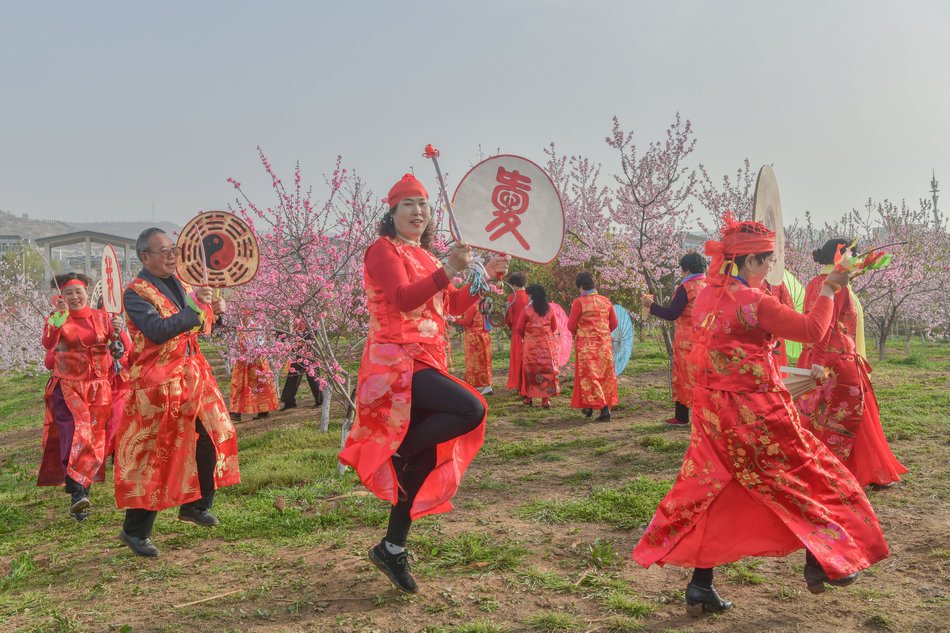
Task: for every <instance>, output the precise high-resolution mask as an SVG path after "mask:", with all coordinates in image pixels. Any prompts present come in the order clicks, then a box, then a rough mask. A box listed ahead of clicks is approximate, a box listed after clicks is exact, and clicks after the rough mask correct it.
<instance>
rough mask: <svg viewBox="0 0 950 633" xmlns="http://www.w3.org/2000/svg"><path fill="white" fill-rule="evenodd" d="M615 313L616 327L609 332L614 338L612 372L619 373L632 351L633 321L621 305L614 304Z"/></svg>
mask: <svg viewBox="0 0 950 633" xmlns="http://www.w3.org/2000/svg"><path fill="white" fill-rule="evenodd" d="M614 312H615V313H616V314H617V327H616V328H615V329H614V331H613V332H611V333H610V337H611V338H612V339H613V340H614V373H615V374H616V375H618V376H619V375H620V374H622V373H623V370H624V369H626V368H627V363H629V362H630V354H632V353H633V321H632V320H631V319H630V313H629V312H627V309H626V308H625V307H623V306H622V305H618V304H614Z"/></svg>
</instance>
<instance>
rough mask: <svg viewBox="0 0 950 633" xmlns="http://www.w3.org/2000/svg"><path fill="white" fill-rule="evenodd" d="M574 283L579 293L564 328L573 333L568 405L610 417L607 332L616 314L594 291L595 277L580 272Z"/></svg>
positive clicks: (613, 396)
mask: <svg viewBox="0 0 950 633" xmlns="http://www.w3.org/2000/svg"><path fill="white" fill-rule="evenodd" d="M574 283H575V284H576V285H577V287H578V288H579V289H580V290H581V296H580V297H579V298H578V299H575V300H574V303H572V304H571V316H570V317H569V319H568V322H567V327H568V329H569V330H570V331H571V334H573V335H574V360H575V363H574V367H575V369H574V394H573V395H572V396H571V406H572V407H574V408H575V409H580V410H581V413H583V414H584V415H585V416H586V417H588V418H589V417H590V416H592V415H593V414H594V409H600V415H599V416H598V417H597V421H598V422H604V421H606V420H609V419H610V407H611V406H613V405H615V404H617V403H618V402H619V400H618V399H617V376H616V375H615V374H614V344H613V339H612V338H611V337H610V333H611V332H612V331H613V330H614V329H615V328H616V327H617V314H616V313H615V312H614V306H613V304H612V303H611V302H610V299H608V298H607V297H604V296H602V295H599V294H597V289H596V288H595V287H594V276H593V275H592V274H590V273H587V272H584V273H579V274H578V275H577V277H576V278H575V279H574Z"/></svg>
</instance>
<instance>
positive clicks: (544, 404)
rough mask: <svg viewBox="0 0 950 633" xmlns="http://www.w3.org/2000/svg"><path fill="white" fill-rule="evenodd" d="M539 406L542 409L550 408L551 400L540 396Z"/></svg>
mask: <svg viewBox="0 0 950 633" xmlns="http://www.w3.org/2000/svg"><path fill="white" fill-rule="evenodd" d="M541 408H542V409H550V408H551V400H550V399H549V398H541Z"/></svg>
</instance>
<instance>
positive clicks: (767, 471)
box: [633, 278, 888, 579]
mask: <svg viewBox="0 0 950 633" xmlns="http://www.w3.org/2000/svg"><path fill="white" fill-rule="evenodd" d="M831 308H832V303H831V301H830V300H829V299H828V298H822V299H819V300H818V301H816V303H815V307H814V309H813V310H812V312H811V314H809V315H801V314H798V313H797V312H795V311H794V310H791V309H789V308H786V307H784V306H782V305H781V304H780V303H779V301H778V300H777V299H775V297H772V296H770V295H768V294H766V293H765V292H764V291H763V290H760V289H758V288H749V287H747V286H746V285H745V284H744V283H743V282H741V281H740V280H737V279H734V278H732V279H728V280H727V281H725V292H724V291H723V286H721V285H709V286H707V287H706V288H704V289H703V290H702V291H701V292H700V294H699V297H698V298H697V300H696V306H695V308H694V311H693V324H694V326H695V327H696V328H697V338H696V347H695V348H694V353H693V365H694V369H695V371H696V388H695V391H694V393H693V422H692V437H691V439H690V446H689V448H688V449H687V451H686V455H685V457H684V458H683V466H682V468H681V469H680V472H679V475H678V476H677V478H676V483H675V484H674V485H673V488H672V489H671V490H670V492H669V493H668V494H667V495H666V497H664V499H663V501H662V502H661V503H660V506H659V508H657V511H656V514H655V515H654V517H653V520H652V521H651V523H650V525H649V526H648V527H647V530H646V533H645V534H644V535H643V538H641V539H640V542H639V543H638V544H637V546H636V548H635V549H634V551H633V559H634V560H636V561H637V562H638V563H640V564H641V565H643V566H644V567H648V566H649V565H651V564H653V563H658V564H660V565H663V564H665V563H670V564H673V565H677V566H681V567H702V568H706V567H715V566H717V565H721V564H723V563H728V562H731V561H735V560H738V559H741V558H745V557H747V556H785V555H787V554H789V553H791V552H793V551H795V550H797V549H800V548H801V547H807V548H808V549H809V550H810V551H811V552H812V553H813V554H814V555H815V557H816V558H817V559H818V561H819V562H820V563H821V566H822V568H824V570H825V572H826V573H827V574H828V576H829V578H832V579H836V578H841V577H843V576H847V575H849V574H851V573H853V572H856V571H859V570H861V569H865V568H867V567H868V566H869V565H871V564H872V563H874V562H875V561H878V560H881V559H882V558H884V557H886V556H887V555H888V548H887V544H886V543H885V542H884V537H883V535H882V534H881V528H880V525H879V524H878V520H877V517H876V516H875V514H874V511H873V510H872V509H871V505H870V503H869V502H868V500H867V497H866V496H865V495H864V491H863V490H862V489H861V486H860V485H859V484H858V482H857V481H855V479H854V477H853V476H852V475H851V473H850V472H848V470H847V468H845V467H844V464H842V463H841V462H840V461H838V459H837V458H836V457H835V456H834V455H833V454H832V453H831V451H829V450H828V449H827V448H826V447H825V445H824V444H822V443H821V441H819V440H818V438H816V437H815V436H814V435H812V434H811V433H810V432H809V431H808V430H806V429H805V428H803V426H802V424H801V421H800V419H799V417H798V412H797V410H796V409H795V405H794V404H793V403H792V399H791V396H789V393H788V391H787V390H786V389H785V387H784V385H783V384H782V381H781V378H780V377H779V374H778V371H777V368H776V366H775V364H774V362H773V357H772V343H773V339H774V337H775V336H779V337H783V338H789V339H792V340H799V341H816V340H818V339H820V338H821V337H822V336H823V334H824V332H825V330H826V329H827V327H828V322H829V320H830V316H831Z"/></svg>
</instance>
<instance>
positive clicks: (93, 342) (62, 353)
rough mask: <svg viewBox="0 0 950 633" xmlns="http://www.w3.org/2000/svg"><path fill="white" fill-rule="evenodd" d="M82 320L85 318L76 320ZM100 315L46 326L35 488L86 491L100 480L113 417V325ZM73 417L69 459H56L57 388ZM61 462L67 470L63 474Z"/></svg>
mask: <svg viewBox="0 0 950 633" xmlns="http://www.w3.org/2000/svg"><path fill="white" fill-rule="evenodd" d="M78 315H85V316H78ZM109 319H110V317H109V315H108V314H107V313H106V312H103V311H102V310H95V309H93V308H89V307H86V308H84V309H83V310H80V311H77V312H73V313H70V315H69V316H68V317H67V318H66V322H65V323H63V325H62V327H58V328H57V327H54V326H52V325H50V324H49V323H47V324H46V327H45V329H44V332H43V345H44V347H46V349H48V350H50V352H49V353H48V355H47V358H48V360H51V361H52V369H53V376H52V377H51V378H50V380H49V382H48V383H47V385H46V415H45V416H44V419H43V457H42V461H41V463H40V472H39V477H38V478H37V482H36V483H37V485H38V486H59V485H62V484H63V483H64V482H65V477H66V476H68V477H70V478H71V479H73V480H75V481H77V482H78V483H79V484H80V485H82V486H88V485H89V484H91V483H92V482H93V481H103V480H104V479H105V457H106V454H107V453H106V426H107V424H108V421H109V415H110V414H111V412H112V387H111V385H110V378H111V376H112V374H113V373H114V372H113V363H112V356H111V355H110V353H109V347H108V345H109V339H110V337H111V336H112V325H111V324H110V323H109ZM57 385H58V386H59V388H60V389H61V390H62V393H63V399H64V400H65V401H66V406H67V407H68V408H69V411H70V413H72V416H73V422H74V431H73V441H72V445H71V447H70V453H69V455H68V456H65V455H61V454H60V445H59V425H58V424H57V423H56V420H55V416H54V412H53V406H52V396H53V391H54V389H55V388H56V386H57ZM63 461H66V462H67V463H66V468H65V470H64V468H63Z"/></svg>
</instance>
